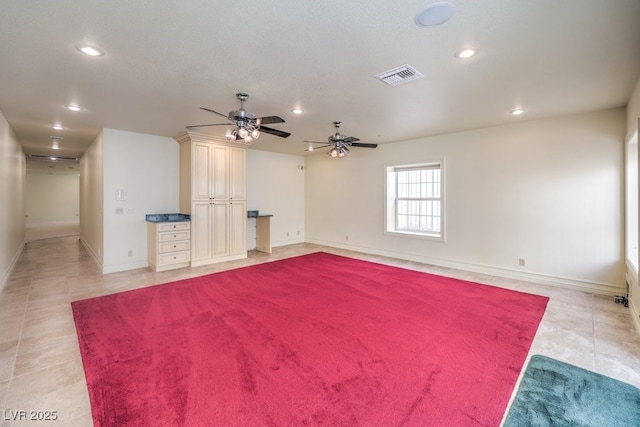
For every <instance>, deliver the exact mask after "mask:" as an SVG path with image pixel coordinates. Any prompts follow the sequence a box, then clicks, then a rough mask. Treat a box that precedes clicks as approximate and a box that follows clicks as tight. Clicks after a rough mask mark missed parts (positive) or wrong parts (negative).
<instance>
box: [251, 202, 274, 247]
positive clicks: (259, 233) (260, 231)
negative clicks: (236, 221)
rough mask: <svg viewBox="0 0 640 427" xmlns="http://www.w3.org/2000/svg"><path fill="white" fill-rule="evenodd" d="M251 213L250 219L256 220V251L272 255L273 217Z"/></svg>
mask: <svg viewBox="0 0 640 427" xmlns="http://www.w3.org/2000/svg"><path fill="white" fill-rule="evenodd" d="M272 216H273V215H264V214H258V213H257V211H249V215H248V217H249V218H255V219H256V251H260V252H266V253H268V254H270V253H271V217H272Z"/></svg>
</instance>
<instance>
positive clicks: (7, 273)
mask: <svg viewBox="0 0 640 427" xmlns="http://www.w3.org/2000/svg"><path fill="white" fill-rule="evenodd" d="M24 245H25V243H24V242H22V244H21V245H20V247H19V248H18V251H17V252H16V254H15V255H14V257H13V259H12V260H11V262H10V263H9V268H8V269H7V271H5V272H4V274H3V276H2V278H1V279H0V292H2V290H3V289H4V287H5V285H6V284H7V281H8V280H9V276H11V273H12V272H13V269H14V268H15V267H16V264H17V263H18V260H19V259H20V255H22V251H23V250H24Z"/></svg>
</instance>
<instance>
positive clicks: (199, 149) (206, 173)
mask: <svg viewBox="0 0 640 427" xmlns="http://www.w3.org/2000/svg"><path fill="white" fill-rule="evenodd" d="M212 155H213V146H212V145H211V144H206V143H197V142H196V143H194V144H193V151H192V163H191V192H192V194H191V200H193V201H194V202H195V201H205V200H206V201H208V200H209V199H210V198H211V196H212V193H213V191H212V189H211V170H212V168H213V165H212V163H211V160H212Z"/></svg>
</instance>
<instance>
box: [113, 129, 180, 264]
mask: <svg viewBox="0 0 640 427" xmlns="http://www.w3.org/2000/svg"><path fill="white" fill-rule="evenodd" d="M103 165H104V178H103V179H104V182H103V191H104V194H103V203H104V262H103V268H102V270H103V272H104V273H111V272H116V271H124V270H131V269H134V268H142V267H147V265H148V261H147V225H146V222H145V215H146V214H152V213H175V212H178V206H179V203H178V200H179V199H178V197H179V145H178V143H177V142H176V141H175V140H174V139H172V138H167V137H162V136H154V135H147V134H141V133H134V132H125V131H120V130H114V129H104V130H103ZM118 189H121V190H124V192H125V194H126V200H125V201H117V200H116V192H117V190H118ZM119 212H121V213H119ZM130 253H131V255H129V254H130Z"/></svg>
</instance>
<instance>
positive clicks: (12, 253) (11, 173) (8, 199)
mask: <svg viewBox="0 0 640 427" xmlns="http://www.w3.org/2000/svg"><path fill="white" fill-rule="evenodd" d="M25 177H26V160H25V156H24V152H23V151H22V147H21V146H20V144H19V143H18V139H17V138H16V136H15V134H14V133H13V130H12V129H11V127H10V126H9V123H7V120H6V119H5V117H4V115H3V114H2V112H0V291H1V290H2V288H3V287H4V285H5V283H6V281H7V279H8V277H9V274H10V273H11V270H12V269H13V266H14V265H15V263H16V261H17V260H18V257H19V256H20V254H21V253H22V248H23V247H24V236H25V202H24V191H25V190H24V189H25V181H26V178H25Z"/></svg>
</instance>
